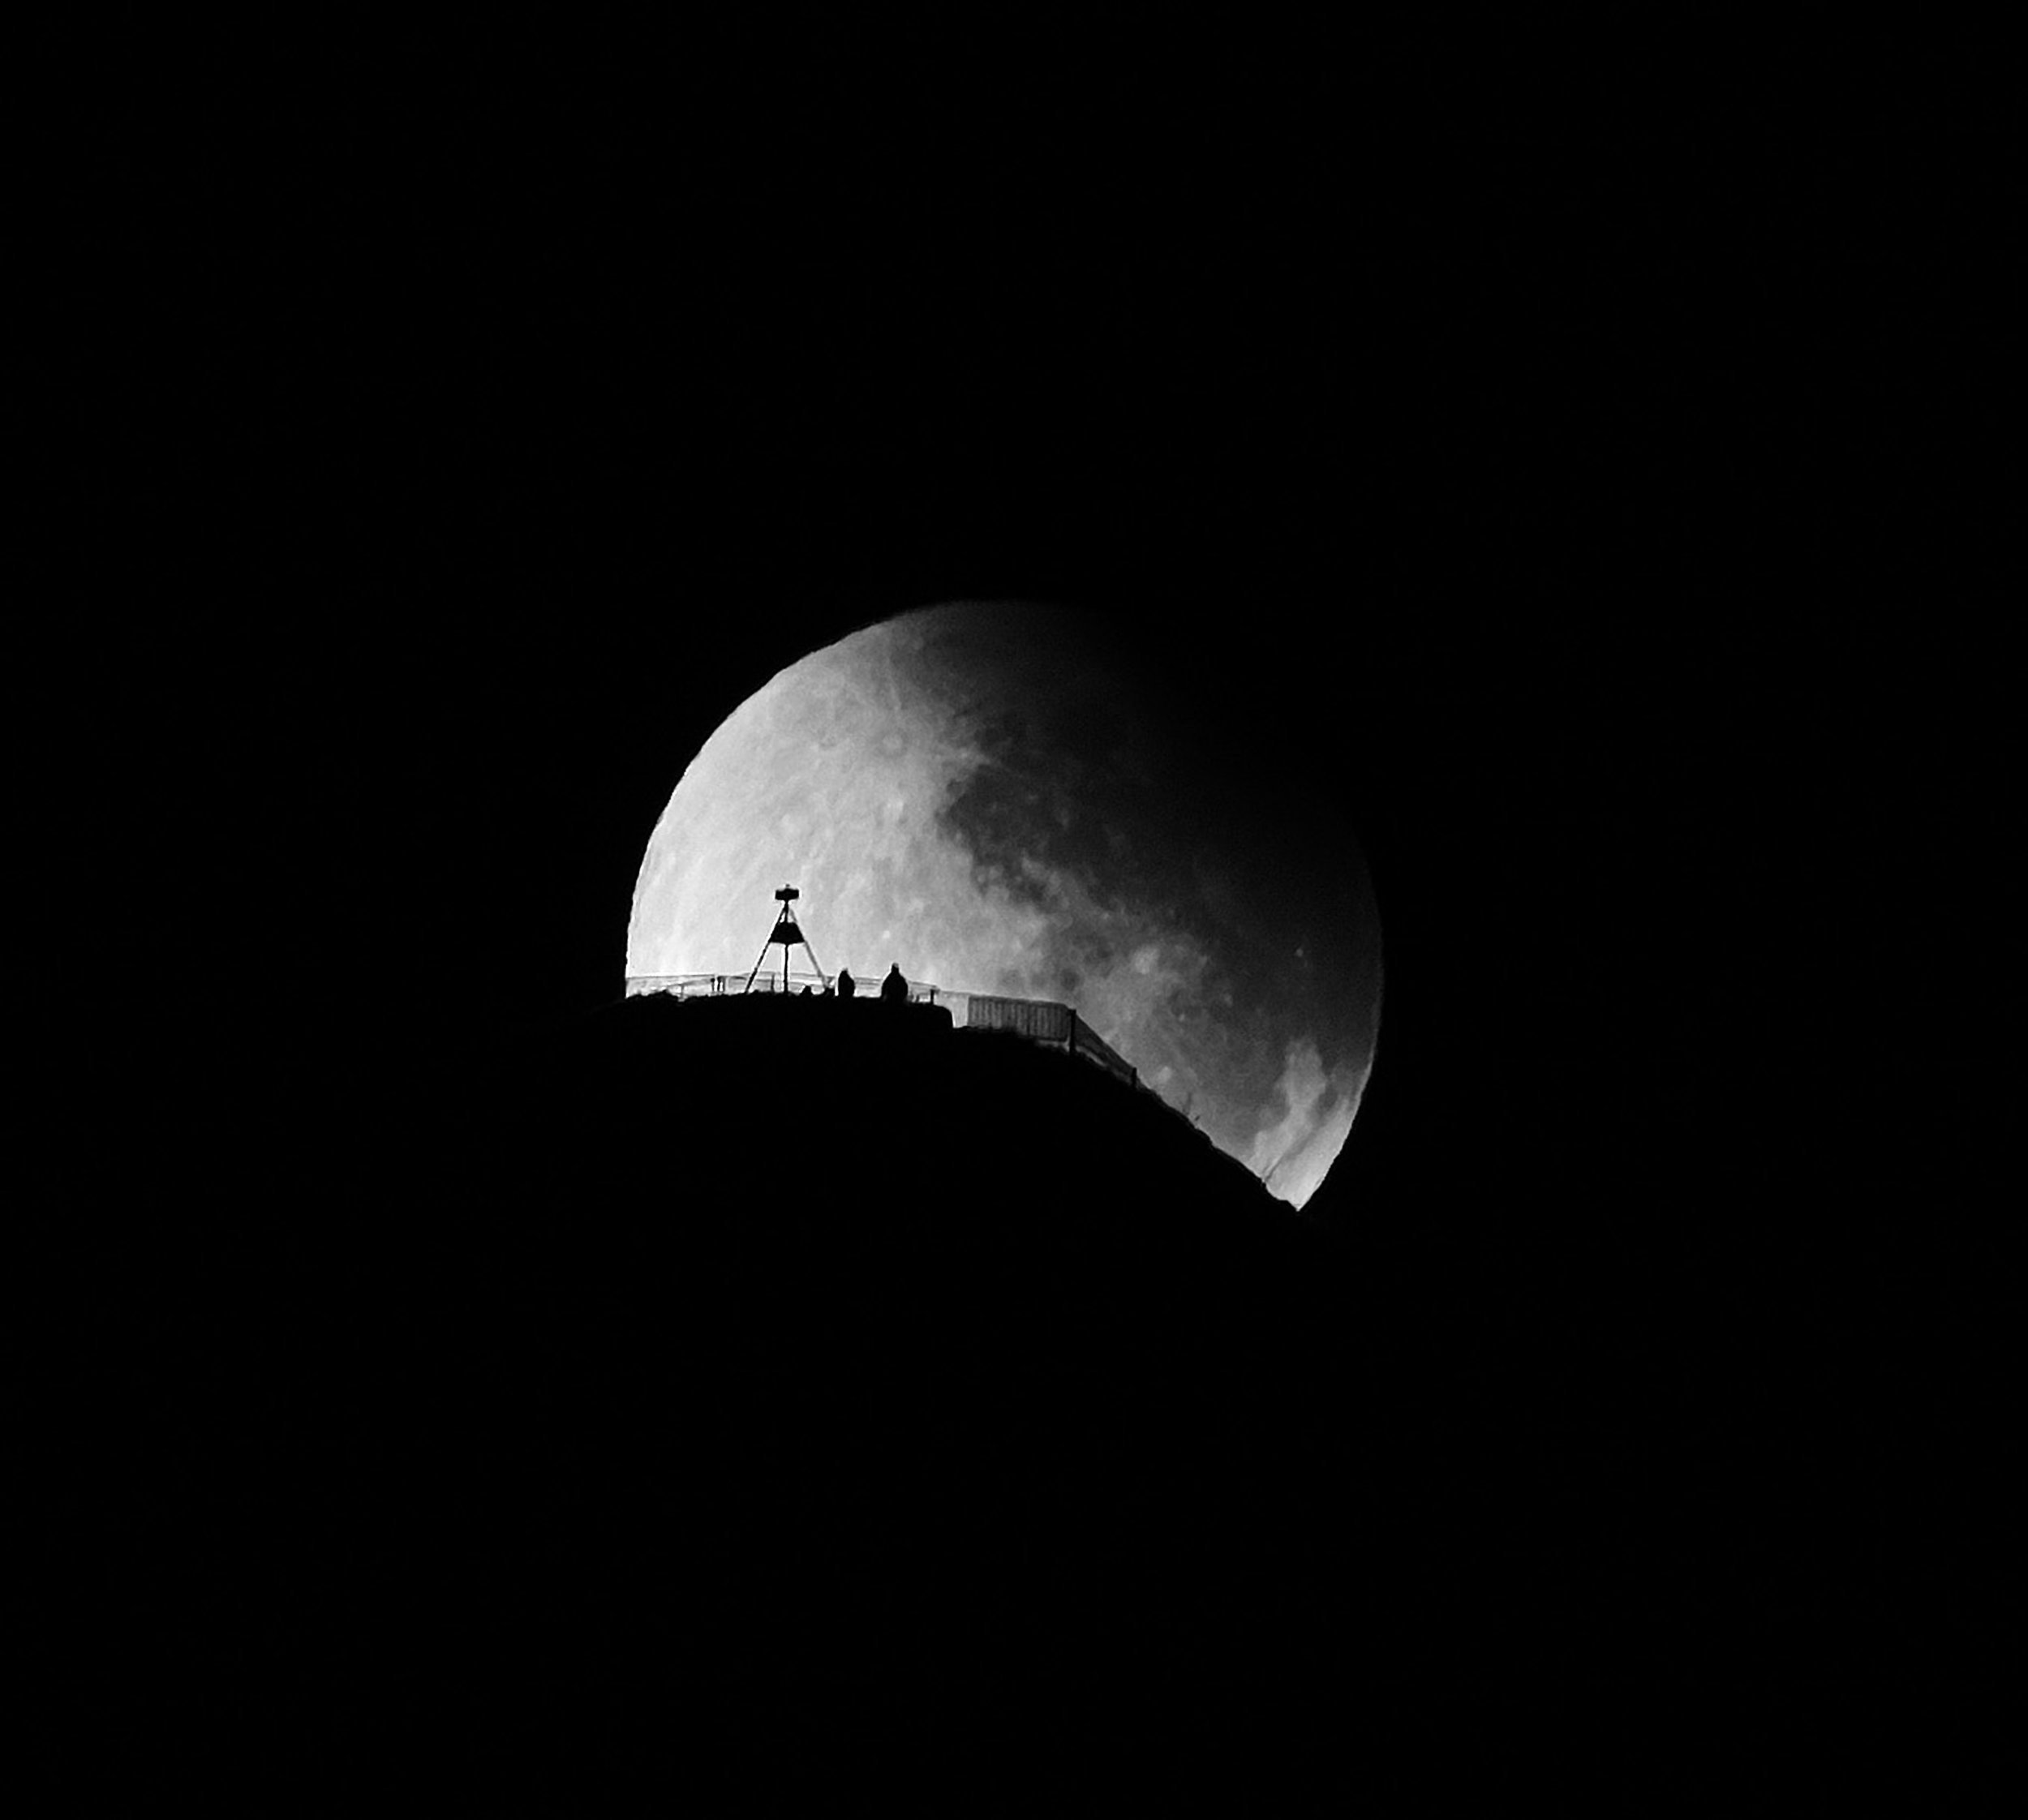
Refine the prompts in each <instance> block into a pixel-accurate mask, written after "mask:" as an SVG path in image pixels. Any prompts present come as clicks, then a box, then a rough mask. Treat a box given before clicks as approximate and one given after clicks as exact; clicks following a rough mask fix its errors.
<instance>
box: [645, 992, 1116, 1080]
mask: <svg viewBox="0 0 2028 1820" xmlns="http://www.w3.org/2000/svg"><path fill="white" fill-rule="evenodd" d="M883 978H884V976H876V977H874V978H872V979H868V980H861V979H859V978H858V977H857V976H855V977H854V979H853V985H854V986H855V987H856V988H857V991H856V993H855V994H854V997H855V999H870V1000H876V1001H877V1000H878V999H879V996H880V986H881V982H882V979H883ZM827 983H829V984H831V986H832V988H833V989H834V990H835V989H836V982H835V977H834V979H833V981H831V982H827V981H823V980H822V979H820V978H819V977H818V976H817V975H816V974H814V973H796V972H792V973H790V974H789V975H788V983H787V984H786V985H784V983H783V978H782V976H781V975H780V973H774V974H768V973H761V974H757V975H756V976H754V982H753V986H752V991H753V993H754V995H755V996H756V997H767V996H773V997H776V998H780V997H782V996H784V994H786V995H787V996H788V997H789V998H797V997H800V996H801V994H802V993H803V992H804V991H805V990H806V989H807V990H808V991H809V992H810V994H811V996H812V997H815V996H816V995H818V994H821V993H823V991H824V989H825V988H826V985H827ZM908 985H909V1003H910V1004H912V1005H941V1006H943V1007H944V1008H945V1009H946V1010H947V1011H949V1012H950V1014H951V1021H952V1024H953V1025H954V1026H956V1028H960V1029H963V1028H972V1029H977V1030H1012V1031H1013V1032H1016V1034H1017V1035H1019V1036H1023V1037H1027V1038H1028V1039H1029V1041H1031V1042H1038V1043H1044V1044H1047V1045H1049V1046H1050V1047H1051V1048H1057V1047H1061V1048H1063V1049H1066V1050H1069V1051H1070V1053H1071V1054H1073V1055H1081V1056H1083V1057H1084V1058H1085V1059H1086V1060H1087V1061H1090V1062H1096V1063H1097V1064H1098V1066H1099V1067H1102V1068H1103V1069H1104V1070H1105V1071H1106V1073H1108V1074H1110V1075H1117V1076H1118V1077H1119V1079H1120V1080H1124V1081H1127V1082H1129V1083H1131V1084H1136V1085H1137V1084H1139V1081H1140V1075H1139V1074H1138V1072H1137V1071H1136V1069H1135V1068H1134V1067H1133V1065H1132V1063H1131V1062H1128V1061H1127V1060H1126V1058H1124V1057H1123V1056H1122V1055H1121V1054H1119V1051H1118V1050H1115V1049H1114V1048H1113V1047H1112V1046H1111V1045H1110V1044H1109V1043H1107V1042H1106V1041H1104V1040H1103V1039H1102V1037H1100V1036H1099V1034H1098V1032H1097V1031H1095V1030H1094V1029H1093V1028H1092V1027H1091V1026H1090V1025H1089V1024H1087V1023H1085V1020H1084V1019H1083V1018H1081V1017H1080V1016H1079V1015H1077V1011H1076V1007H1074V1006H1071V1005H1065V1004H1062V1003H1059V1002H1058V1001H1056V1000H1055V999H1053V998H1007V997H1004V996H1002V995H999V994H990V993H982V992H946V991H944V990H943V989H942V988H941V987H939V986H935V985H930V983H929V982H928V981H924V980H910V981H909V982H908ZM747 990H748V987H747V976H746V975H745V974H744V973H634V974H629V976H628V977H627V985H626V996H627V997H628V998H640V997H642V996H643V995H645V994H653V993H666V994H668V995H670V996H671V997H672V998H739V997H741V996H742V995H744V994H745V993H746V992H747Z"/></svg>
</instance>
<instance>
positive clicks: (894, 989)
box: [880, 960, 909, 1005]
mask: <svg viewBox="0 0 2028 1820" xmlns="http://www.w3.org/2000/svg"><path fill="white" fill-rule="evenodd" d="M880 1002H881V1003H882V1004H883V1005H905V1004H907V1003H908V1002H909V982H908V981H906V980H904V979H903V978H902V977H901V963H900V961H898V960H897V961H895V962H892V964H890V965H889V966H888V968H887V978H885V979H884V980H883V981H881V982H880Z"/></svg>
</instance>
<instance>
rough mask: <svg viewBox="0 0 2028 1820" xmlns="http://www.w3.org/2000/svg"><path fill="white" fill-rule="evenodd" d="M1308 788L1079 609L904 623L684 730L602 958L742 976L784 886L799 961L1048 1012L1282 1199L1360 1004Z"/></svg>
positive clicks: (1360, 878) (1297, 1194)
mask: <svg viewBox="0 0 2028 1820" xmlns="http://www.w3.org/2000/svg"><path fill="white" fill-rule="evenodd" d="M1306 788H1316V786H1315V784H1314V783H1313V781H1312V780H1306V779H1301V778H1300V777H1291V776H1286V775H1277V774H1275V772H1274V770H1273V767H1272V766H1271V765H1269V764H1266V763H1265V762H1264V761H1263V759H1262V758H1261V754H1260V753H1258V752H1257V751H1254V750H1252V749H1248V750H1244V751H1242V750H1236V749H1234V743H1233V742H1231V741H1230V740H1227V741H1224V742H1222V741H1221V739H1220V736H1219V729H1218V723H1217V716H1216V715H1215V713H1209V714H1208V713H1207V712H1206V711H1205V702H1202V701H1186V700H1183V699H1180V698H1176V697H1175V691H1174V689H1173V688H1172V687H1171V686H1169V685H1156V684H1154V683H1153V682H1151V681H1150V680H1149V677H1148V676H1147V675H1146V674H1145V671H1144V669H1143V668H1142V667H1140V666H1137V665H1136V663H1134V662H1133V661H1132V657H1131V655H1129V654H1128V653H1126V652H1124V650H1121V649H1119V647H1118V646H1115V644H1113V643H1112V642H1110V641H1109V640H1107V639H1106V637H1102V636H1101V635H1100V633H1098V630H1097V629H1095V628H1093V625H1091V624H1090V622H1089V621H1085V620H1080V619H1078V618H1077V617H1076V616H1072V615H1070V614H1067V613H1063V612H1056V611H1054V610H1051V609H1046V608H1041V607H1030V606H1010V605H971V604H968V605H961V606H952V607H932V608H929V609H926V610H925V611H922V612H913V613H909V614H904V615H903V616H901V617H900V618H897V619H893V620H887V622H885V623H884V624H883V625H875V626H870V627H868V628H866V629H864V630H862V631H859V632H856V633H853V634H852V636H851V637H847V638H844V639H842V640H840V642H838V643H836V644H835V645H831V646H827V647H826V648H825V649H824V650H819V651H816V652H813V653H812V654H811V655H810V656H808V657H806V658H804V659H802V660H801V662H800V663H793V664H791V665H790V666H789V667H788V668H787V669H785V670H784V671H783V672H780V675H778V676H776V677H775V678H774V680H772V681H771V682H769V683H768V684H767V686H766V687H764V688H763V689H761V690H759V691H758V693H756V694H754V696H753V697H752V698H750V699H749V700H748V701H746V702H743V703H742V704H741V706H739V707H738V708H737V710H735V711H734V712H733V715H731V716H730V718H728V719H727V720H726V722H725V723H724V725H723V726H721V727H720V728H719V729H718V731H717V732H715V733H714V734H713V735H712V736H711V738H710V739H709V740H707V741H706V742H705V745H704V747H703V749H702V751H700V752H699V753H698V755H697V757H696V758H694V760H692V762H691V763H690V767H689V769H688V770H685V772H684V774H683V776H682V779H681V782H680V783H678V784H677V788H676V793H675V795H674V796H672V797H671V798H670V800H669V805H668V808H667V809H665V810H664V812H663V814H662V818H661V820H660V822H658V823H657V824H656V826H655V833H654V835H653V837H652V838H651V839H650V841H649V843H648V849H647V856H646V857H645V859H644V860H643V861H642V868H641V875H640V878H639V880H638V882H637V884H636V886H635V888H634V912H633V918H632V921H631V922H630V924H629V929H628V933H627V971H628V972H629V974H649V973H663V974H668V973H738V974H741V975H744V974H745V973H746V972H748V971H749V969H750V968H752V966H753V965H754V960H755V959H756V957H757V956H758V954H759V953H760V951H761V948H762V946H763V942H765V940H766V938H767V933H768V929H769V925H770V924H771V921H772V919H773V915H774V911H775V908H776V906H775V904H774V903H773V900H772V895H771V894H772V893H773V891H774V890H775V888H776V886H780V885H782V884H784V883H793V884H794V885H796V886H798V887H799V888H800V889H801V892H802V899H801V902H800V903H799V904H798V905H797V914H798V916H799V919H800V921H801V926H802V928H803V929H804V930H805V932H806V934H808V936H809V938H810V942H811V943H812V944H813V946H814V950H815V952H816V954H817V955H818V957H819V959H820V960H821V961H822V963H823V966H824V967H825V968H826V969H827V970H828V971H830V972H836V971H837V970H838V969H839V968H840V967H845V968H850V969H851V971H852V972H853V974H854V975H855V976H856V977H859V978H861V979H862V980H866V981H867V982H868V983H869V985H871V984H873V983H874V982H876V981H878V980H879V977H880V976H881V975H883V974H884V973H885V972H886V971H887V967H888V965H889V964H890V963H891V962H899V963H900V966H901V969H902V971H903V972H904V973H905V974H907V975H908V977H909V978H910V979H912V980H919V981H934V982H935V984H937V985H940V986H942V987H944V988H945V989H948V990H952V991H963V992H973V993H999V994H1010V995H1013V996H1018V997H1026V998H1049V999H1057V1000H1061V1001H1064V1002H1068V1003H1071V1004H1073V1005H1075V1006H1076V1008H1077V1010H1078V1011H1080V1012H1081V1014H1082V1015H1083V1016H1084V1018H1085V1021H1086V1022H1087V1023H1088V1024H1090V1025H1091V1027H1092V1028H1093V1029H1094V1030H1096V1031H1097V1032H1098V1034H1099V1035H1100V1036H1101V1037H1103V1038H1104V1039H1105V1041H1106V1042H1108V1043H1110V1044H1111V1045H1112V1046H1113V1048H1115V1050H1118V1051H1119V1054H1121V1055H1123V1056H1124V1058H1126V1059H1127V1060H1128V1062H1132V1064H1133V1065H1134V1066H1135V1067H1136V1068H1137V1069H1138V1070H1139V1071H1140V1075H1141V1080H1143V1081H1144V1082H1145V1083H1146V1084H1148V1085H1149V1086H1150V1087H1152V1088H1154V1089H1155V1090H1156V1091H1157V1092H1159V1093H1160V1094H1161V1095H1162V1097H1163V1098H1164V1099H1166V1100H1167V1101H1169V1103H1170V1104H1171V1105H1174V1106H1175V1107H1177V1108H1178V1109H1179V1110H1182V1111H1184V1112H1185V1113H1187V1114H1188V1115H1189V1116H1190V1117H1191V1118H1192V1119H1193V1120H1194V1121H1195V1122H1197V1124H1198V1125H1199V1126H1200V1127H1201V1128H1202V1129H1203V1131H1205V1133H1206V1135H1209V1137H1210V1138H1211V1140H1212V1141H1213V1142H1214V1143H1215V1144H1218V1147H1219V1148H1221V1149H1223V1150H1225V1151H1227V1153H1230V1154H1231V1155H1232V1156H1235V1157H1238V1158H1239V1159H1240V1161H1243V1162H1244V1163H1245V1164H1246V1165H1248V1167H1249V1168H1251V1169H1252V1170H1253V1171H1254V1172H1255V1173H1256V1174H1258V1175H1260V1176H1261V1177H1262V1178H1264V1179H1265V1182H1266V1183H1267V1185H1268V1187H1270V1190H1272V1191H1274V1193H1275V1194H1277V1195H1280V1196H1281V1197H1282V1198H1283V1199H1284V1200H1288V1201H1291V1202H1293V1203H1295V1204H1296V1205H1297V1206H1300V1205H1302V1204H1303V1203H1304V1202H1305V1201H1306V1200H1308V1198H1309V1197H1310V1195H1312V1194H1313V1192H1314V1191H1316V1188H1317V1184H1318V1183H1320V1182H1321V1181H1322V1180H1323V1178H1324V1174H1325V1172H1326V1170H1328V1169H1329V1168H1330V1165H1331V1163H1332V1161H1333V1160H1334V1158H1335V1157H1337V1155H1338V1151H1339V1149H1340V1148H1341V1147H1342V1146H1343V1144H1344V1141H1345V1136H1346V1134H1347V1131H1350V1130H1351V1123H1352V1119H1353V1116H1354V1114H1356V1112H1357V1110H1358V1107H1359V1101H1360V1093H1361V1092H1362V1091H1363V1090H1364V1085H1365V1082H1366V1077H1367V1075H1368V1072H1369V1071H1370V1070H1371V1067H1372V1062H1373V1044H1374V1038H1375V1035H1376V1032H1377V1028H1378V1024H1379V1013H1380V989H1381V968H1380V929H1379V921H1378V917H1377V914H1376V913H1375V911H1374V908H1373V894H1372V890H1371V886H1370V884H1369V882H1368V878H1367V874H1366V870H1365V867H1364V863H1363V861H1361V860H1360V856H1358V855H1357V854H1356V852H1347V851H1346V850H1344V848H1343V845H1342V843H1332V842H1330V840H1329V839H1311V840H1310V841H1309V842H1308V843H1307V844H1308V846H1309V847H1310V848H1313V849H1314V850H1313V851H1308V852H1306V851H1304V850H1303V849H1304V846H1305V844H1306V843H1305V842H1304V839H1303V836H1302V829H1303V826H1304V823H1303V820H1302V818H1301V816H1300V813H1291V799H1292V798H1299V797H1300V794H1301V792H1303V791H1304V789H1306ZM1298 806H1299V807H1300V805H1298ZM771 958H778V955H776V956H774V957H771Z"/></svg>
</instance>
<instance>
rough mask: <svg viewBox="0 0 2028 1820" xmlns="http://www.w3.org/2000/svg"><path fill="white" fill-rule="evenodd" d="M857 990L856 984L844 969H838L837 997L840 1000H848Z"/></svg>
mask: <svg viewBox="0 0 2028 1820" xmlns="http://www.w3.org/2000/svg"><path fill="white" fill-rule="evenodd" d="M858 989H859V985H858V982H857V981H856V980H854V979H853V977H852V976H851V974H849V973H848V972H846V971H845V970H844V968H842V967H841V968H839V969H838V996H839V997H840V998H851V996H852V995H853V994H854V993H855V992H857V990H858Z"/></svg>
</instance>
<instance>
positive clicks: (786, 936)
mask: <svg viewBox="0 0 2028 1820" xmlns="http://www.w3.org/2000/svg"><path fill="white" fill-rule="evenodd" d="M801 895H803V894H802V893H801V891H797V889H796V887H795V886H793V885H784V886H782V888H781V889H780V891H777V892H776V894H775V901H776V903H777V904H780V906H781V907H782V908H781V914H780V916H777V917H776V919H775V926H774V928H773V929H771V930H770V931H769V932H768V937H767V940H766V941H765V942H762V943H761V951H760V954H759V955H758V957H757V958H756V959H755V960H754V971H753V972H750V973H749V974H748V975H747V976H746V985H745V987H744V988H743V989H744V990H745V991H747V992H751V991H752V990H753V989H754V981H755V980H756V979H757V978H758V977H759V975H760V970H761V967H762V964H763V963H764V962H765V961H766V960H767V951H768V950H769V949H770V948H771V947H773V946H776V943H778V942H779V943H780V946H781V951H782V990H783V991H784V993H785V992H787V991H788V951H789V950H790V949H791V948H794V947H800V948H801V950H802V951H803V952H804V953H805V954H806V955H809V956H810V965H811V966H812V967H814V968H816V970H817V977H818V978H819V980H821V981H823V988H824V990H825V991H827V992H828V991H830V990H831V977H830V976H829V975H828V974H827V973H826V972H824V964H823V962H822V961H820V960H819V959H818V958H817V951H816V950H815V949H814V948H813V947H811V946H810V938H809V937H808V936H806V934H803V932H802V930H801V929H800V928H798V927H797V922H796V913H795V912H794V911H793V910H791V909H790V908H788V907H789V905H790V904H793V903H794V902H795V901H796V899H797V898H799V897H801Z"/></svg>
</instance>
